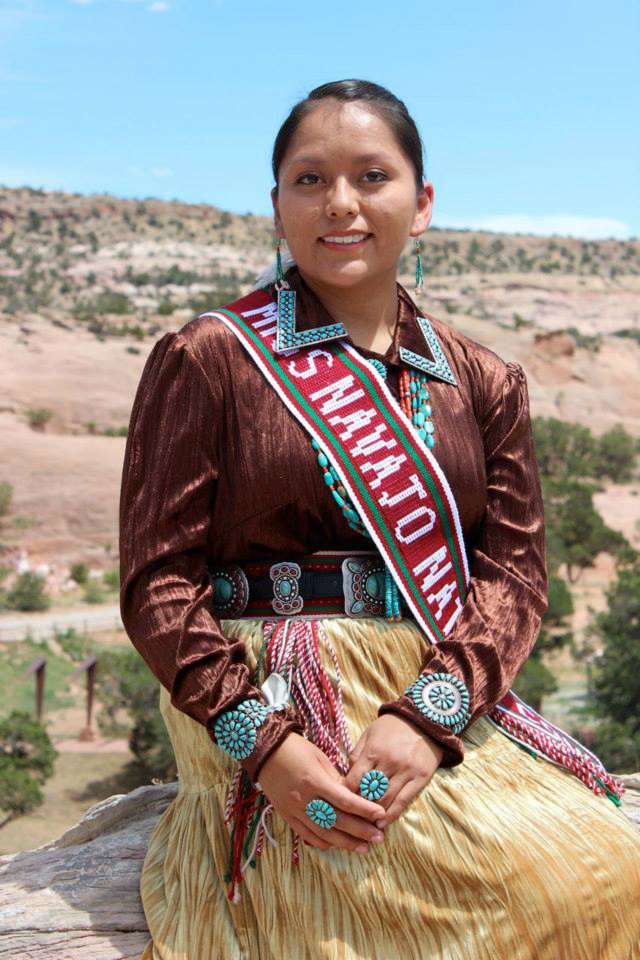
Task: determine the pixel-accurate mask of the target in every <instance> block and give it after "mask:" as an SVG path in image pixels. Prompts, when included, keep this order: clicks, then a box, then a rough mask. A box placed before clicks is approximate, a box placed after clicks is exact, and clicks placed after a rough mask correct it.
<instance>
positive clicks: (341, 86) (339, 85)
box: [271, 80, 424, 191]
mask: <svg viewBox="0 0 640 960" xmlns="http://www.w3.org/2000/svg"><path fill="white" fill-rule="evenodd" d="M328 98H332V99H333V100H339V101H340V102H341V103H350V102H353V101H359V102H361V103H365V104H367V105H368V106H369V108H370V109H371V110H372V111H373V112H375V113H376V114H377V115H378V116H379V117H381V119H383V120H385V121H386V123H387V124H388V125H389V128H390V129H391V131H392V133H393V135H394V137H395V138H396V140H397V142H398V146H399V147H400V149H401V150H402V152H403V153H404V154H405V156H406V157H407V159H408V160H409V161H410V162H411V164H412V166H413V168H414V170H415V176H416V185H417V188H418V190H421V189H422V185H423V182H424V164H423V153H424V147H423V144H422V140H421V138H420V134H419V132H418V128H417V126H416V124H415V121H414V120H413V117H412V116H411V114H410V113H409V111H408V110H407V108H406V106H405V104H404V103H403V101H402V100H399V99H398V97H396V96H395V95H394V94H393V93H391V91H390V90H387V89H386V88H385V87H381V86H380V85H379V84H377V83H371V82H370V81H369V80H334V81H332V82H331V83H323V84H322V85H321V86H319V87H316V88H315V89H314V90H312V91H311V93H309V94H308V96H306V97H305V98H304V100H300V101H299V102H298V103H297V104H296V105H295V106H294V107H293V109H292V110H291V112H290V114H289V116H288V117H287V119H286V120H285V121H284V123H283V124H282V126H281V127H280V129H279V130H278V134H277V136H276V139H275V142H274V145H273V154H272V157H271V169H272V171H273V179H274V180H275V183H276V186H275V189H276V191H277V189H278V176H279V171H280V165H281V164H282V161H283V159H284V156H285V154H286V152H287V150H288V149H289V146H290V144H291V141H292V139H293V136H294V134H295V132H296V130H297V129H298V127H299V126H300V122H301V121H302V120H303V119H304V118H305V117H306V116H307V114H308V113H310V112H311V111H312V110H313V109H314V107H315V106H316V104H317V103H318V102H319V101H320V100H326V99H328Z"/></svg>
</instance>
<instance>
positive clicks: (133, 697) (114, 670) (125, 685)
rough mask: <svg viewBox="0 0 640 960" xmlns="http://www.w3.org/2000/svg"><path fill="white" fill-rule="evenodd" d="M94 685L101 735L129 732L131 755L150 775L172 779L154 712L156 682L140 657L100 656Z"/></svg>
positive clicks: (169, 755)
mask: <svg viewBox="0 0 640 960" xmlns="http://www.w3.org/2000/svg"><path fill="white" fill-rule="evenodd" d="M96 685H97V697H98V700H99V701H100V703H101V710H100V712H99V714H98V717H97V723H98V727H99V729H100V731H101V732H102V734H103V735H104V736H114V735H118V734H120V735H122V734H123V733H125V732H129V747H130V749H131V752H132V753H133V754H134V756H136V757H137V758H138V760H139V761H140V762H141V763H142V764H143V765H144V766H145V767H146V768H147V769H148V771H149V774H150V775H151V776H156V777H161V778H163V779H166V778H168V777H171V776H175V758H174V755H173V748H172V746H171V741H170V739H169V734H168V733H167V729H166V727H165V725H164V721H163V720H162V716H161V714H160V711H159V709H158V700H159V693H160V687H159V682H158V680H157V679H156V677H155V676H154V674H153V673H152V672H151V671H150V670H149V667H148V666H147V664H146V663H145V662H144V660H143V659H142V657H141V656H140V654H139V653H138V652H137V651H136V650H134V649H131V650H108V651H106V652H104V653H101V654H100V660H99V662H98V669H97V672H96ZM123 711H124V712H125V714H126V715H127V716H128V723H127V725H124V726H123V724H122V722H121V720H120V719H119V716H120V715H121V713H122V712H123Z"/></svg>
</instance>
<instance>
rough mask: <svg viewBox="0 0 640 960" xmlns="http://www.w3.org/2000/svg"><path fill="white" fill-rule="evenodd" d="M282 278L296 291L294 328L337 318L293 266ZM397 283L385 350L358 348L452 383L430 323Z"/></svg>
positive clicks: (323, 322)
mask: <svg viewBox="0 0 640 960" xmlns="http://www.w3.org/2000/svg"><path fill="white" fill-rule="evenodd" d="M286 278H287V281H288V283H289V286H290V287H291V289H292V290H295V292H296V301H297V304H296V329H297V330H310V329H313V328H314V327H321V326H324V325H325V324H331V323H336V322H337V321H339V319H340V318H339V317H333V316H332V315H331V314H330V313H329V311H328V310H327V308H326V307H325V306H324V304H323V303H322V302H321V301H320V300H319V298H318V297H317V296H316V294H315V293H314V292H313V290H312V289H311V287H310V286H309V285H308V284H307V283H306V282H305V280H304V279H303V278H302V277H301V275H300V272H299V271H298V270H297V268H296V267H292V268H291V269H290V270H288V271H287V274H286ZM397 286H398V317H397V320H396V325H395V328H394V331H393V337H392V340H391V343H390V344H389V346H388V347H387V350H386V351H385V353H383V354H382V353H377V352H376V351H375V350H368V349H366V348H365V347H358V348H357V349H358V352H359V353H361V354H362V355H363V356H364V357H367V358H372V359H378V360H383V361H384V362H385V363H386V364H389V365H391V366H400V365H402V364H405V365H406V364H407V363H409V364H410V365H411V366H416V367H418V368H420V369H424V370H425V371H428V372H430V373H431V374H432V375H434V376H438V377H439V378H440V379H443V380H447V381H448V382H450V383H454V384H455V379H454V377H453V374H452V372H451V368H450V367H449V364H448V362H447V360H446V357H445V354H444V352H443V350H442V346H441V344H440V341H439V339H438V338H437V336H436V334H435V332H434V330H433V327H432V326H431V324H430V323H429V322H428V320H426V319H424V320H423V321H422V323H420V320H421V318H423V317H424V314H423V313H422V312H421V311H420V310H419V308H418V307H417V306H416V304H415V303H414V302H413V300H412V299H411V297H410V296H409V294H408V293H407V291H406V290H405V289H404V287H403V286H401V285H400V284H398V285H397ZM271 289H272V294H273V297H274V299H276V298H277V294H276V292H275V287H272V288H271ZM342 339H343V340H346V341H347V342H348V343H353V341H352V340H351V338H350V337H348V336H347V337H346V338H345V337H343V338H342Z"/></svg>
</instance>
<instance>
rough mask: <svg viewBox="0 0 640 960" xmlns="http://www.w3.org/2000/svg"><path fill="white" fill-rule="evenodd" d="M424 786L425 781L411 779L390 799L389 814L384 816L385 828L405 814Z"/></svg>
mask: <svg viewBox="0 0 640 960" xmlns="http://www.w3.org/2000/svg"><path fill="white" fill-rule="evenodd" d="M424 785H425V784H424V780H423V779H419V780H415V779H411V780H406V781H405V782H404V784H403V785H402V786H401V787H400V788H399V790H398V791H397V792H396V793H395V794H394V795H392V796H391V797H390V799H389V806H388V807H387V812H386V813H385V816H384V825H385V826H387V824H389V823H393V821H394V820H397V819H398V817H399V816H400V814H402V813H404V811H405V810H406V809H407V807H408V806H410V804H411V803H412V801H413V800H415V798H416V797H417V795H418V794H419V793H420V791H421V790H422V788H423V787H424ZM383 799H384V798H383Z"/></svg>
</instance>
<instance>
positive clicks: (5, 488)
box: [0, 480, 13, 517]
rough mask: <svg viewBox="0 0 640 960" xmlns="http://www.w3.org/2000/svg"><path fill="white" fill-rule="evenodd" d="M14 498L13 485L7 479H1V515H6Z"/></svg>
mask: <svg viewBox="0 0 640 960" xmlns="http://www.w3.org/2000/svg"><path fill="white" fill-rule="evenodd" d="M12 498H13V487H12V486H11V484H10V483H9V482H8V481H7V480H0V517H4V516H6V514H7V513H8V512H9V507H10V506H11V500H12Z"/></svg>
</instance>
